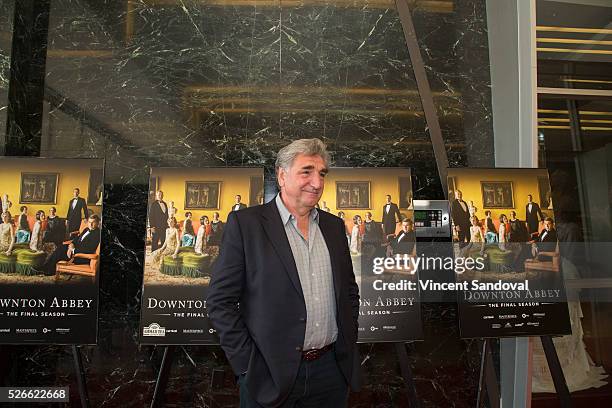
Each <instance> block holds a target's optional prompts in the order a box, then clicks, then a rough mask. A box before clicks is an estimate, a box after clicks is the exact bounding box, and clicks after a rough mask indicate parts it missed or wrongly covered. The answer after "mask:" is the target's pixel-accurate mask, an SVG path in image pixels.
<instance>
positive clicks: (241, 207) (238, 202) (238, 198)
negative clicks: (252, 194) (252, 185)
mask: <svg viewBox="0 0 612 408" xmlns="http://www.w3.org/2000/svg"><path fill="white" fill-rule="evenodd" d="M241 201H242V197H241V196H240V194H236V198H235V202H234V205H232V211H238V210H244V209H245V208H247V205H246V204H244V203H243V202H241Z"/></svg>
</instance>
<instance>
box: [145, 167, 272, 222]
mask: <svg viewBox="0 0 612 408" xmlns="http://www.w3.org/2000/svg"><path fill="white" fill-rule="evenodd" d="M151 176H153V177H159V178H158V190H161V191H163V193H164V201H165V202H166V203H169V202H170V201H174V206H175V207H176V209H177V215H176V218H177V220H179V221H180V220H183V219H185V212H186V211H191V212H192V213H193V217H192V218H193V220H199V218H200V217H201V216H202V215H207V216H208V217H209V218H210V219H212V214H213V212H215V211H217V212H218V213H219V217H220V219H221V220H222V221H224V222H225V221H226V220H227V215H228V214H229V212H230V211H231V208H232V205H233V204H234V199H235V197H236V194H240V196H241V199H242V202H243V203H244V204H247V205H248V204H249V201H250V197H249V193H250V181H251V177H252V176H259V177H263V169H261V168H231V167H228V168H219V167H217V168H189V167H185V168H183V167H181V168H153V169H152V172H151ZM187 181H205V182H214V181H219V182H221V194H220V197H219V209H218V210H214V209H201V210H200V209H198V210H194V209H185V183H186V182H187Z"/></svg>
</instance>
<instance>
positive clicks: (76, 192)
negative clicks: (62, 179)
mask: <svg viewBox="0 0 612 408" xmlns="http://www.w3.org/2000/svg"><path fill="white" fill-rule="evenodd" d="M72 194H74V196H75V197H78V196H79V189H78V188H75V189H74V190H73V191H72Z"/></svg>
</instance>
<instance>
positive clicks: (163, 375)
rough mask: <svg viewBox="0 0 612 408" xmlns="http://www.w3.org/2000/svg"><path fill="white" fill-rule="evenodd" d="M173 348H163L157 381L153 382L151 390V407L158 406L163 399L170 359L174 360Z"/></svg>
mask: <svg viewBox="0 0 612 408" xmlns="http://www.w3.org/2000/svg"><path fill="white" fill-rule="evenodd" d="M175 350H176V346H166V347H165V348H164V357H163V358H162V363H161V367H160V368H159V374H158V375H157V382H156V383H155V391H154V392H153V401H151V408H157V407H160V406H161V403H162V401H163V399H164V392H165V391H166V385H168V377H169V376H170V369H171V368H172V360H174V352H175Z"/></svg>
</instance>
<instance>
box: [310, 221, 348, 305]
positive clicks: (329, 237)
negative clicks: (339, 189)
mask: <svg viewBox="0 0 612 408" xmlns="http://www.w3.org/2000/svg"><path fill="white" fill-rule="evenodd" d="M317 211H319V229H320V230H321V234H323V238H325V245H327V251H328V252H329V260H330V263H331V268H332V276H333V278H334V293H335V295H336V299H338V297H339V295H340V288H341V287H342V286H341V285H340V282H341V281H342V279H341V276H340V258H338V253H339V252H340V249H339V248H337V247H335V246H333V245H332V243H333V242H340V241H338V240H339V239H346V238H345V237H344V236H342V237H337V236H335V234H334V230H333V224H332V223H331V222H330V221H331V220H332V218H331V217H326V215H327V214H322V212H323V211H320V210H317Z"/></svg>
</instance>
